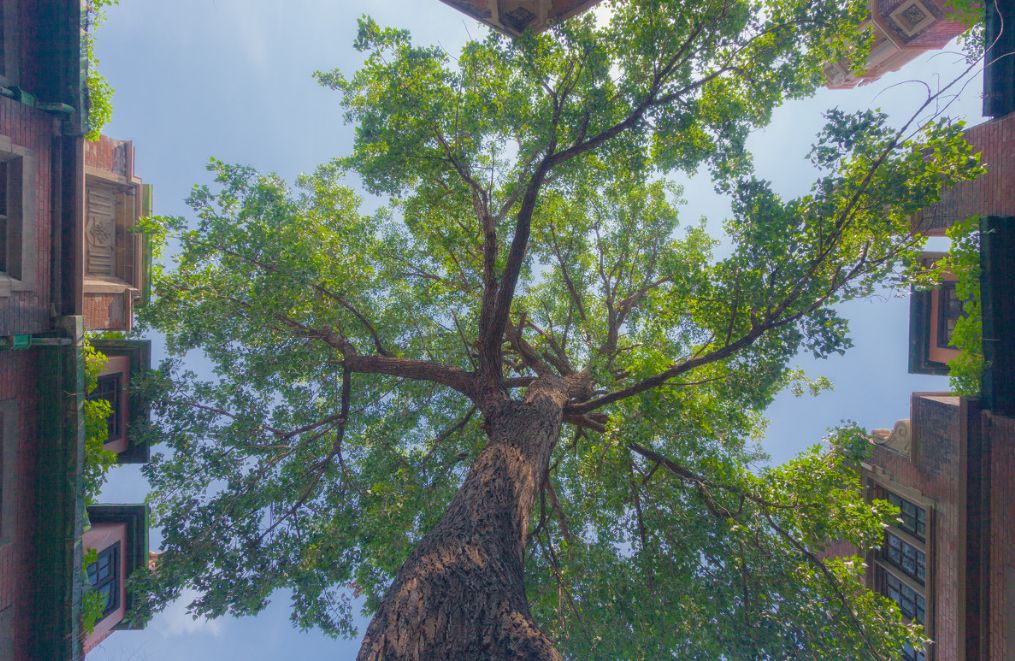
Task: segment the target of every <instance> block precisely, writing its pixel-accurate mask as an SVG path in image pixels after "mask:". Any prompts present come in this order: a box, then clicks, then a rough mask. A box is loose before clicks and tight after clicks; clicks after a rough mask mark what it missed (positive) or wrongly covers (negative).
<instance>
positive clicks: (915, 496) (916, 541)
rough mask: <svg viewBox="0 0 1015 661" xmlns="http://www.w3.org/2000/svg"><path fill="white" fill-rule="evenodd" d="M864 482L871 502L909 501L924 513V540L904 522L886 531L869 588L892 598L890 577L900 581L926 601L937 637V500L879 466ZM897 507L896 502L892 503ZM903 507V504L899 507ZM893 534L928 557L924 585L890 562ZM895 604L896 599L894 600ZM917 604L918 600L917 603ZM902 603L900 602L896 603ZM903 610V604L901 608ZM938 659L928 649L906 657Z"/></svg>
mask: <svg viewBox="0 0 1015 661" xmlns="http://www.w3.org/2000/svg"><path fill="white" fill-rule="evenodd" d="M864 477H865V480H864V483H865V486H866V494H867V498H868V500H870V499H874V498H877V499H880V500H886V501H888V502H892V501H891V499H890V497H891V498H895V499H898V500H900V501H903V502H907V503H909V504H910V505H913V506H914V507H916V508H917V509H919V510H922V511H923V520H924V537H923V539H920V538H919V537H917V535H916V534H915V532H910V531H909V530H907V529H905V528H903V527H902V522H901V521H900V522H893V523H892V525H890V526H889V527H888V528H887V529H886V530H885V539H884V542H883V543H882V547H881V548H880V549H875V550H873V551H872V552H871V553H870V554H868V556H867V560H868V564H869V566H870V569H869V570H868V581H869V583H868V585H869V586H870V587H871V588H872V589H873V590H874V591H875V592H877V593H879V594H881V595H883V596H884V597H886V598H888V599H891V597H889V596H888V590H887V577H888V576H891V577H892V578H893V579H895V580H896V581H898V582H899V583H900V584H901V585H903V586H905V587H907V588H908V589H910V590H912V591H913V592H914V593H915V594H917V595H919V596H920V597H922V598H923V600H924V618H925V619H924V622H923V623H922V624H923V628H924V632H925V633H927V635H929V636H932V637H933V635H934V618H935V612H934V600H933V597H934V572H933V567H934V545H933V544H932V540H933V539H934V526H935V523H934V516H935V514H934V513H935V503H934V501H933V499H931V498H928V497H926V496H924V495H923V494H922V493H920V492H919V491H917V490H915V489H913V488H911V487H907V486H904V485H901V484H897V483H896V482H895V481H894V480H892V479H891V477H890V476H889V475H886V474H884V473H883V472H879V470H878V469H877V467H872V466H866V467H865V470H864ZM892 504H895V503H892ZM896 506H897V507H899V505H896ZM899 510H900V512H899V515H900V517H901V516H902V507H899ZM889 533H891V534H892V535H893V536H895V537H897V538H898V539H900V540H901V541H902V542H904V543H906V544H909V545H910V546H912V547H914V548H915V549H916V550H917V551H920V552H922V553H923V554H924V567H925V571H924V580H923V582H922V583H920V582H919V580H918V579H917V578H915V577H911V576H909V575H908V574H906V573H905V571H904V570H903V569H902V568H901V567H897V566H896V565H895V564H893V563H892V562H890V561H889V560H888V559H887V547H888V534H889ZM893 601H894V599H893ZM914 601H915V600H914ZM896 603H898V602H896ZM900 609H901V605H900ZM932 658H934V654H933V650H932V649H930V648H926V649H923V650H919V651H917V650H912V651H911V652H910V651H907V652H906V653H905V655H904V656H903V659H907V660H912V661H926V660H927V659H932Z"/></svg>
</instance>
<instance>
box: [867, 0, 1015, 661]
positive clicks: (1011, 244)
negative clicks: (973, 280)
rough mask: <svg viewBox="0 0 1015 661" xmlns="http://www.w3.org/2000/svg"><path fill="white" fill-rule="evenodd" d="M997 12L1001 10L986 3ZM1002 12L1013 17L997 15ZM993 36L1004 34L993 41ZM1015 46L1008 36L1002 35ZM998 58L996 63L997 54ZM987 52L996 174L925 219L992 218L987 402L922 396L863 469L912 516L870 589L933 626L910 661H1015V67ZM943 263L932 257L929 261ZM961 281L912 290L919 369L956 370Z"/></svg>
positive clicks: (928, 222) (890, 543) (983, 278)
mask: <svg viewBox="0 0 1015 661" xmlns="http://www.w3.org/2000/svg"><path fill="white" fill-rule="evenodd" d="M988 4H990V3H988ZM998 10H999V11H1000V12H1006V13H1007V15H1005V16H1003V17H999V16H998V15H997V12H998ZM986 11H987V42H988V43H994V42H995V40H998V39H999V38H1000V37H1001V34H1000V26H1001V25H1003V24H1007V25H1011V24H1012V21H1015V7H1013V6H1012V5H1011V3H1000V4H998V5H992V6H990V7H988V8H987V10H986ZM992 30H993V31H994V32H992ZM1004 38H1005V39H1007V40H1008V41H1009V42H1010V43H1009V45H1015V39H1013V38H1012V37H1011V36H1010V35H1009V36H1006V37H1004ZM995 54H996V53H995ZM1010 60H1011V58H997V57H995V56H994V55H992V54H991V53H990V52H989V51H988V54H987V59H986V66H985V76H984V114H985V115H987V116H988V117H989V118H990V119H989V120H988V121H986V122H984V123H983V124H980V125H978V126H974V127H972V128H971V129H969V130H968V131H967V132H966V139H967V140H968V141H969V142H970V143H971V144H972V145H973V146H974V147H976V148H977V149H978V150H979V151H980V152H981V154H982V161H983V164H984V166H985V168H986V170H987V172H986V174H984V175H983V176H981V177H980V178H978V179H977V180H975V181H972V182H967V183H963V184H960V185H959V186H956V187H954V188H952V189H949V190H946V191H944V193H943V195H942V198H941V200H940V201H939V202H938V203H937V204H935V205H933V206H932V207H930V208H928V209H925V210H923V211H922V212H921V213H920V214H918V215H917V216H916V217H915V218H914V219H913V228H914V230H916V231H921V232H924V233H926V234H930V235H943V234H944V232H945V230H946V229H947V228H948V227H949V226H951V225H952V224H953V223H956V222H960V221H964V220H966V219H967V218H970V217H979V219H980V296H981V303H982V316H983V353H984V358H985V360H986V368H985V370H984V373H983V376H982V379H981V386H980V396H979V397H960V396H956V395H954V394H951V393H914V394H913V396H912V402H911V412H910V418H909V419H907V420H902V421H899V422H898V423H897V424H896V425H895V428H894V429H892V430H891V431H889V430H881V431H879V432H875V437H874V449H873V452H872V456H871V459H870V461H869V462H868V463H867V464H866V465H865V466H864V470H863V481H864V487H865V489H866V490H867V494H868V496H869V497H870V498H885V499H887V500H889V501H891V502H893V503H894V504H895V505H896V506H897V507H899V509H900V517H899V519H898V521H897V522H896V524H895V525H893V526H891V527H890V528H889V529H888V530H887V531H886V535H885V542H884V544H883V545H882V547H881V549H879V550H878V551H877V552H875V553H873V554H871V556H870V557H869V558H868V559H867V560H868V571H867V577H866V578H867V581H868V584H869V585H870V586H871V587H872V588H874V589H876V590H878V591H879V592H881V593H883V594H885V595H886V596H888V597H889V598H891V599H892V600H894V601H895V602H896V603H897V604H898V605H899V607H900V609H901V610H902V612H903V614H904V615H905V616H906V617H908V618H910V619H912V620H916V621H919V622H921V623H923V624H924V625H925V627H926V629H927V632H928V634H929V635H930V637H931V638H932V639H933V643H932V644H931V646H930V647H929V648H928V649H927V650H922V651H920V650H909V651H907V657H906V658H907V659H938V660H939V661H945V660H947V661H952V660H953V659H954V660H960V661H961V660H970V661H971V660H981V659H982V660H990V661H1003V660H1006V659H1015V530H1013V528H1015V489H1013V485H1015V93H1013V89H1015V67H1013V66H1012V63H1011V62H1010ZM939 257H940V255H935V254H927V255H926V256H925V259H926V260H927V261H936V260H937V259H938V258H939ZM950 280H952V278H951V276H950V275H947V274H946V275H945V277H944V281H943V282H942V283H941V284H940V285H939V286H938V287H937V288H935V289H934V290H932V291H914V292H913V296H912V298H911V307H910V342H909V349H910V361H909V365H910V371H911V372H913V373H920V374H942V375H943V374H947V370H948V367H947V363H948V361H949V360H950V359H951V358H953V357H954V356H955V354H956V350H955V349H954V348H953V347H950V346H949V334H950V331H951V328H953V327H954V321H955V319H956V318H957V317H958V315H959V314H960V313H961V306H962V302H961V301H958V300H956V298H955V296H954V286H953V284H952V283H951V282H950Z"/></svg>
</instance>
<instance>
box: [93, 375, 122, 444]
mask: <svg viewBox="0 0 1015 661" xmlns="http://www.w3.org/2000/svg"><path fill="white" fill-rule="evenodd" d="M110 382H112V387H110V388H103V384H104V383H110ZM107 392H109V393H112V398H111V399H110V398H109V397H106V396H105V395H106V393H107ZM88 399H90V400H98V399H104V400H106V401H107V402H109V406H110V408H111V409H112V412H111V413H110V414H109V419H108V420H107V421H106V422H107V428H108V429H109V436H108V437H107V438H106V443H114V442H116V441H120V440H122V439H123V406H122V405H123V373H121V372H110V373H109V374H100V375H99V377H98V379H97V383H96V386H95V390H93V391H92V393H91V394H90V395H89V396H88Z"/></svg>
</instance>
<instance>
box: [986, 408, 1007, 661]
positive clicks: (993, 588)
mask: <svg viewBox="0 0 1015 661" xmlns="http://www.w3.org/2000/svg"><path fill="white" fill-rule="evenodd" d="M983 427H984V432H985V434H989V437H990V438H989V443H990V444H991V471H990V472H991V475H990V488H991V494H990V623H989V626H990V634H989V635H990V658H991V659H998V660H1000V659H1013V658H1015V420H1013V419H1012V418H1005V417H1001V416H994V415H992V414H990V413H989V412H985V413H984V414H983Z"/></svg>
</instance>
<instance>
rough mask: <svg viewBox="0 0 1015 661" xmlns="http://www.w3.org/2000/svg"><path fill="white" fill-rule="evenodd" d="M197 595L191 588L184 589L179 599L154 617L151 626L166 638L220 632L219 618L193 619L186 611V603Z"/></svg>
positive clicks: (220, 623) (216, 634) (213, 634)
mask: <svg viewBox="0 0 1015 661" xmlns="http://www.w3.org/2000/svg"><path fill="white" fill-rule="evenodd" d="M197 596H198V595H197V593H196V592H194V591H193V590H184V591H183V593H182V594H181V595H180V598H179V599H177V600H176V601H174V602H173V603H171V604H169V606H168V607H167V608H166V610H164V611H162V613H161V614H159V615H158V616H156V617H155V619H154V620H153V621H152V624H151V628H152V629H154V630H155V631H158V632H159V633H161V634H162V635H163V636H165V637H166V638H169V637H170V636H191V635H193V634H202V633H203V634H210V635H212V636H218V635H219V634H221V633H222V621H221V620H209V619H207V618H204V617H199V618H196V619H195V618H194V616H193V615H191V614H190V613H188V612H187V605H188V604H189V603H190V602H192V601H193V600H194V598H195V597H197Z"/></svg>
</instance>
